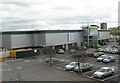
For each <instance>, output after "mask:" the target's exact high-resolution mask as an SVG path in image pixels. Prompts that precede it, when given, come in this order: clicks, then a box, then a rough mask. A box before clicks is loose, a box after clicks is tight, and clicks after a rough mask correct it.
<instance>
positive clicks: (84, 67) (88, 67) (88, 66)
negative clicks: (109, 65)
mask: <svg viewBox="0 0 120 83" xmlns="http://www.w3.org/2000/svg"><path fill="white" fill-rule="evenodd" d="M78 69H79V67H78V66H76V67H75V68H74V71H75V72H78ZM80 69H81V70H82V71H83V72H84V71H90V70H92V64H90V63H80Z"/></svg>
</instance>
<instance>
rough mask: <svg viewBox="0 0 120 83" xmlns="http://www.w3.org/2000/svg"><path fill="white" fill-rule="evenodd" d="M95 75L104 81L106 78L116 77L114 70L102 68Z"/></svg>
mask: <svg viewBox="0 0 120 83" xmlns="http://www.w3.org/2000/svg"><path fill="white" fill-rule="evenodd" d="M93 75H94V77H97V78H101V79H103V78H105V77H106V76H110V75H114V68H111V67H102V68H101V69H99V70H98V71H96V72H95V73H94V74H93Z"/></svg>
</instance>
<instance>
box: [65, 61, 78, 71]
mask: <svg viewBox="0 0 120 83" xmlns="http://www.w3.org/2000/svg"><path fill="white" fill-rule="evenodd" d="M76 66H77V62H70V63H69V64H68V65H66V67H65V69H66V70H71V71H72V70H74V68H75V67H76Z"/></svg>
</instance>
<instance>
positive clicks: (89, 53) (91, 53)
mask: <svg viewBox="0 0 120 83" xmlns="http://www.w3.org/2000/svg"><path fill="white" fill-rule="evenodd" d="M94 54H95V52H94V51H87V55H88V56H89V57H92V56H94Z"/></svg>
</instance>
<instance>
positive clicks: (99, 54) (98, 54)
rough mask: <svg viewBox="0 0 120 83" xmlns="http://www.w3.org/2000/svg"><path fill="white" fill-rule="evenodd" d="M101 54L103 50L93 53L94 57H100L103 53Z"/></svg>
mask: <svg viewBox="0 0 120 83" xmlns="http://www.w3.org/2000/svg"><path fill="white" fill-rule="evenodd" d="M103 54H104V53H103V52H98V53H95V54H94V58H98V57H100V56H101V55H103Z"/></svg>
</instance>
